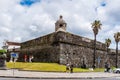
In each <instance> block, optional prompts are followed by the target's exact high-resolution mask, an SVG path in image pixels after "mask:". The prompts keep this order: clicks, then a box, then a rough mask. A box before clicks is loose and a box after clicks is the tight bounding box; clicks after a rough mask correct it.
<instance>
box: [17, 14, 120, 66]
mask: <svg viewBox="0 0 120 80" xmlns="http://www.w3.org/2000/svg"><path fill="white" fill-rule="evenodd" d="M66 28H67V23H66V22H65V21H64V20H63V17H62V16H60V19H59V20H57V21H56V23H55V32H53V33H50V34H47V35H44V36H41V37H38V38H35V39H32V40H29V41H25V42H22V43H21V50H20V51H21V52H20V55H19V56H20V59H21V61H23V58H21V57H23V55H33V56H34V61H36V62H56V63H59V64H64V65H65V64H67V63H70V64H73V65H74V66H75V67H84V66H86V67H92V64H93V50H94V40H92V39H88V38H86V37H82V36H79V35H75V34H72V33H70V32H67V31H66ZM106 50H107V47H106V45H105V44H104V43H101V42H98V41H97V42H96V56H95V57H96V60H95V63H96V64H95V65H96V67H104V63H105V62H106V61H107V62H109V63H110V65H111V66H115V55H116V54H115V50H113V49H109V51H108V54H107V51H106ZM119 54H120V51H119ZM119 57H120V55H118V59H120V58H119ZM118 62H119V63H118V64H119V66H120V61H119V60H118Z"/></svg>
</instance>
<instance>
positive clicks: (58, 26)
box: [55, 15, 67, 32]
mask: <svg viewBox="0 0 120 80" xmlns="http://www.w3.org/2000/svg"><path fill="white" fill-rule="evenodd" d="M66 25H67V24H66V22H65V21H64V20H63V17H62V15H60V18H59V20H57V21H56V23H55V31H56V32H58V31H63V32H66Z"/></svg>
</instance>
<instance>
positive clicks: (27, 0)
mask: <svg viewBox="0 0 120 80" xmlns="http://www.w3.org/2000/svg"><path fill="white" fill-rule="evenodd" d="M37 2H40V0H21V1H20V4H21V5H23V6H28V7H30V6H31V5H32V4H35V3H37Z"/></svg>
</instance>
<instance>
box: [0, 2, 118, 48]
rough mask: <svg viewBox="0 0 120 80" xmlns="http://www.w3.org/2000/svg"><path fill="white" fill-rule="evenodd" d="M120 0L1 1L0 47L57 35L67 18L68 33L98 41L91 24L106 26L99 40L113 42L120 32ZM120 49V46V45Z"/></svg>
mask: <svg viewBox="0 0 120 80" xmlns="http://www.w3.org/2000/svg"><path fill="white" fill-rule="evenodd" d="M119 3H120V0H114V1H113V0H1V1H0V28H1V31H0V37H1V39H0V46H2V45H3V44H2V42H3V41H4V40H9V41H15V42H24V41H27V40H30V39H34V38H36V37H40V36H42V35H46V34H49V33H52V32H54V31H55V22H56V20H58V18H59V15H63V18H64V20H65V21H66V23H67V31H68V32H71V33H74V34H77V35H80V36H84V37H87V38H90V39H94V36H93V31H92V28H91V23H92V22H93V21H94V20H95V19H99V20H101V22H102V29H101V30H100V31H99V33H98V35H97V40H98V41H100V42H103V43H104V42H105V39H106V38H110V39H111V40H112V44H111V46H110V47H111V48H114V49H115V41H114V37H113V36H114V33H116V32H120V14H119V13H120V5H119ZM119 45H120V43H119Z"/></svg>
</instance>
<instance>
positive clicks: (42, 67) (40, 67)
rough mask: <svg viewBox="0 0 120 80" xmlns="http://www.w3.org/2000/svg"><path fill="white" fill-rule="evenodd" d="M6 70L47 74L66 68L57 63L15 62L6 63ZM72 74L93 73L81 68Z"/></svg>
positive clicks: (63, 70) (97, 70) (62, 70)
mask: <svg viewBox="0 0 120 80" xmlns="http://www.w3.org/2000/svg"><path fill="white" fill-rule="evenodd" d="M7 67H8V68H17V69H22V70H31V71H47V72H65V71H66V66H65V65H59V64H57V63H25V62H16V63H15V64H14V63H10V62H8V63H7ZM73 71H74V72H93V71H90V70H89V69H82V68H74V69H73ZM101 71H104V69H101V68H100V69H95V70H94V72H101Z"/></svg>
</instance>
